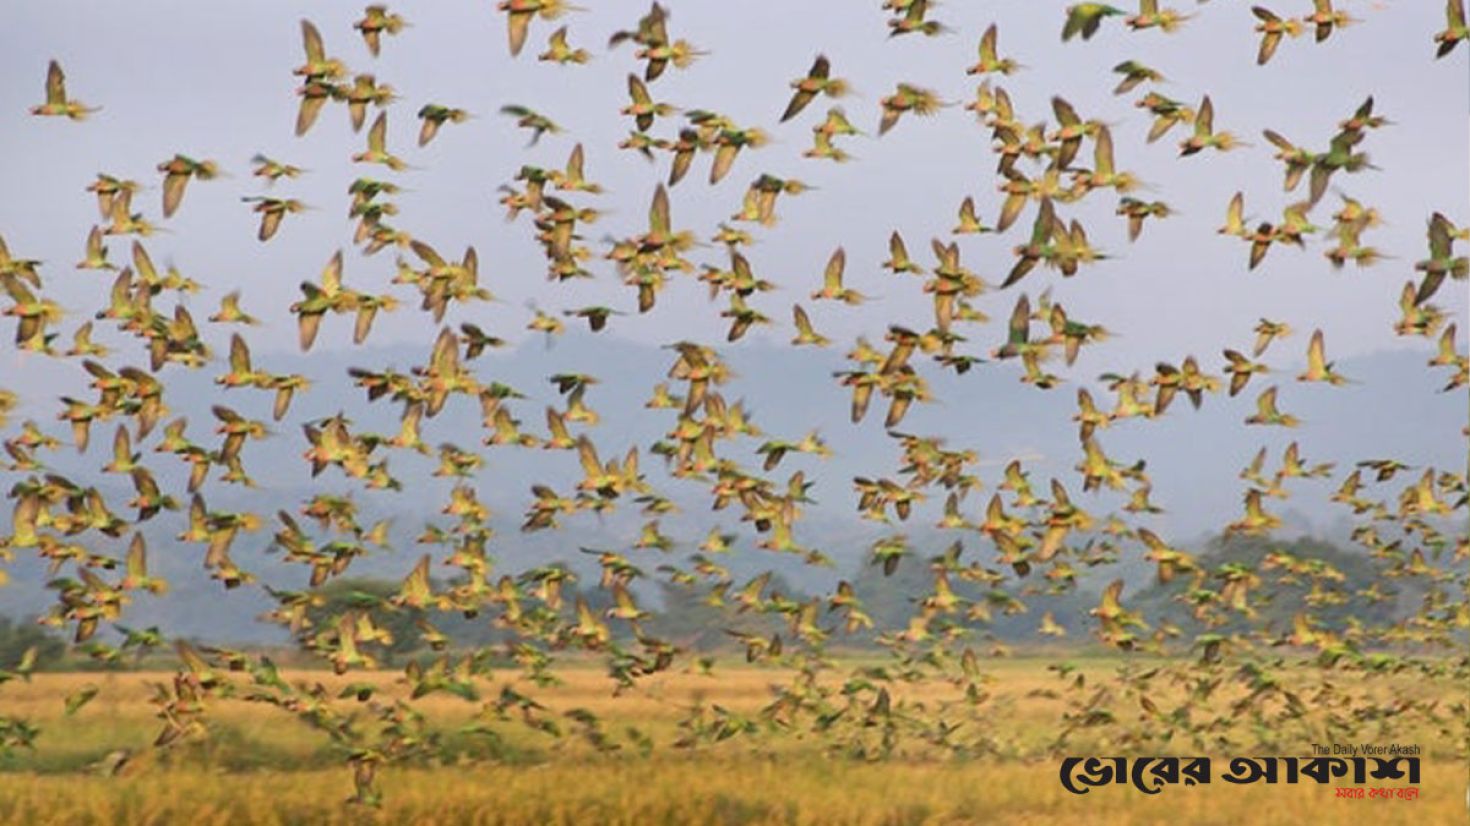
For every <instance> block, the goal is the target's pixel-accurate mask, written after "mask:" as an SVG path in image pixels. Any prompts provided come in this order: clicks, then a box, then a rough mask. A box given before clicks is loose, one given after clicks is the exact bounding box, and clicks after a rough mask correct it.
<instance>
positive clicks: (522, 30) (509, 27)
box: [495, 0, 578, 57]
mask: <svg viewBox="0 0 1470 826" xmlns="http://www.w3.org/2000/svg"><path fill="white" fill-rule="evenodd" d="M495 8H496V9H497V10H499V11H503V12H505V14H506V34H507V35H508V36H509V38H510V56H511V57H516V56H517V55H519V54H520V53H521V48H522V47H523V46H525V45H526V35H527V33H529V31H530V29H531V21H532V20H533V19H535V18H536V16H537V15H540V17H541V19H542V20H555V19H556V18H558V17H560V16H561V15H562V14H563V13H565V12H568V11H576V10H578V9H577V7H575V6H573V5H571V4H569V3H567V2H565V0H501V2H500V3H499V4H498V5H497V6H496V7H495Z"/></svg>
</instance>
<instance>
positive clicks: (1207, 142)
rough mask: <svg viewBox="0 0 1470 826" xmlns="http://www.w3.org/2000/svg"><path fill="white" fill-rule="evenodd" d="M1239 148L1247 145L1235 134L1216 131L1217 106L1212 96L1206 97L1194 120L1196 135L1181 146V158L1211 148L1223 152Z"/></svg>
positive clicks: (1191, 136)
mask: <svg viewBox="0 0 1470 826" xmlns="http://www.w3.org/2000/svg"><path fill="white" fill-rule="evenodd" d="M1238 146H1245V144H1244V143H1242V142H1241V141H1240V139H1239V138H1237V137H1235V135H1234V134H1232V133H1230V132H1216V131H1215V105H1214V104H1213V103H1211V102H1210V96H1209V95H1205V96H1204V99H1202V100H1201V101H1200V104H1199V112H1198V113H1197V114H1196V115H1195V118H1194V134H1193V135H1190V136H1189V137H1188V138H1185V139H1184V140H1183V141H1181V142H1180V144H1179V155H1180V157H1188V156H1189V155H1193V154H1195V153H1197V152H1200V151H1201V150H1204V149H1206V148H1211V147H1213V148H1214V149H1218V150H1219V151H1221V152H1228V151H1229V150H1231V149H1234V148H1236V147H1238Z"/></svg>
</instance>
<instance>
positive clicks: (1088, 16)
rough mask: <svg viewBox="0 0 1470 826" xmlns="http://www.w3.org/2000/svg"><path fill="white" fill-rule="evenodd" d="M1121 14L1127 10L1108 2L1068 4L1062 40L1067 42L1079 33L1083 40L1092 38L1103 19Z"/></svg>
mask: <svg viewBox="0 0 1470 826" xmlns="http://www.w3.org/2000/svg"><path fill="white" fill-rule="evenodd" d="M1120 14H1126V12H1124V11H1123V10H1122V9H1120V8H1116V7H1114V6H1109V5H1107V4H1106V3H1077V4H1076V5H1072V6H1068V7H1067V22H1066V23H1064V24H1063V25H1062V42H1063V43H1065V42H1067V41H1068V40H1071V39H1072V38H1073V37H1075V36H1077V35H1079V34H1080V35H1082V39H1083V40H1091V39H1092V36H1093V35H1095V34H1097V30H1098V28H1099V27H1101V26H1102V22H1103V20H1105V19H1107V18H1109V17H1115V16H1117V15H1120Z"/></svg>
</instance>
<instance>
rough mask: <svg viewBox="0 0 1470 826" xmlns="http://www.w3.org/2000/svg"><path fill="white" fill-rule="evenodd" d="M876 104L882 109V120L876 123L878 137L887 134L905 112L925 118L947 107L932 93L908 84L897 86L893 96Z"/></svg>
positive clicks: (884, 98)
mask: <svg viewBox="0 0 1470 826" xmlns="http://www.w3.org/2000/svg"><path fill="white" fill-rule="evenodd" d="M878 103H879V104H880V105H881V106H882V107H883V118H882V120H880V121H879V123H878V134H879V135H885V134H887V133H888V130H890V129H892V128H893V127H894V124H897V123H898V119H899V118H900V117H902V116H903V115H904V113H905V112H913V113H914V114H916V115H919V116H920V117H927V116H929V115H933V114H935V113H936V112H938V111H939V110H940V108H941V107H943V106H946V105H948V104H946V103H944V102H943V101H941V100H940V99H939V96H938V95H936V94H935V93H934V92H931V91H929V90H928V89H921V88H919V87H918V86H913V85H911V84H908V83H900V84H898V88H897V89H896V90H895V91H894V93H893V94H891V95H888V96H886V97H883V98H882V99H880V100H879V101H878Z"/></svg>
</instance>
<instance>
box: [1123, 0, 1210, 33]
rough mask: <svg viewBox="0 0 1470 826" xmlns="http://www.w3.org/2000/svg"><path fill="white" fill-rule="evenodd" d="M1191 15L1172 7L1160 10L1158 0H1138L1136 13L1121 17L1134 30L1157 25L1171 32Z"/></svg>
mask: <svg viewBox="0 0 1470 826" xmlns="http://www.w3.org/2000/svg"><path fill="white" fill-rule="evenodd" d="M1192 16H1193V15H1188V14H1180V13H1179V12H1177V11H1175V10H1173V9H1163V10H1160V9H1159V0H1138V14H1132V15H1129V16H1127V17H1125V18H1123V24H1124V25H1126V26H1127V27H1128V28H1130V29H1133V30H1134V31H1139V30H1141V29H1152V28H1155V27H1157V28H1159V29H1160V30H1162V31H1164V32H1172V31H1174V30H1175V29H1177V28H1179V24H1181V23H1183V22H1184V21H1186V20H1188V19H1189V18H1190V17H1192Z"/></svg>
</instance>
